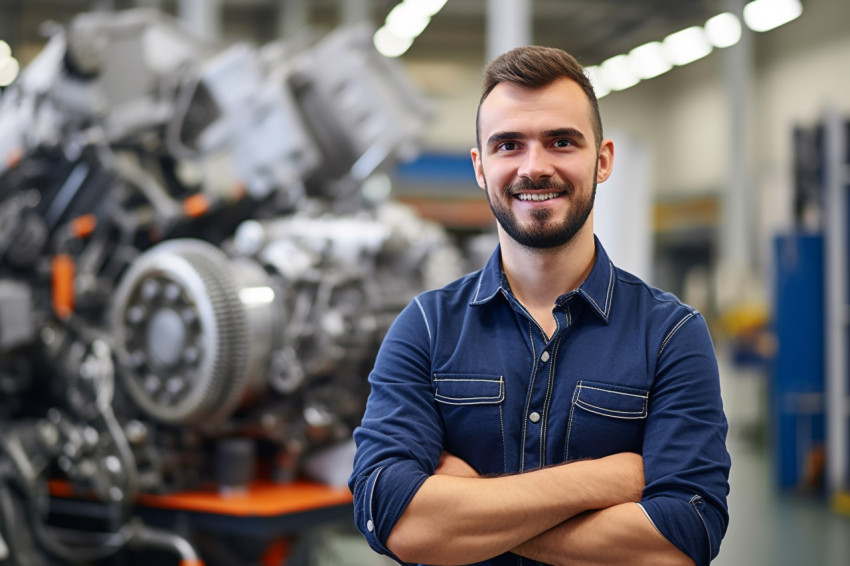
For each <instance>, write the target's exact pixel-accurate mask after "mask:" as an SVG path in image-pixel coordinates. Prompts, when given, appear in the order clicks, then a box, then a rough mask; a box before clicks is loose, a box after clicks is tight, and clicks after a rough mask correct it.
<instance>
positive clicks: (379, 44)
mask: <svg viewBox="0 0 850 566" xmlns="http://www.w3.org/2000/svg"><path fill="white" fill-rule="evenodd" d="M372 41H373V43H374V44H375V49H377V50H378V52H379V53H380V54H381V55H383V56H385V57H398V56H400V55H403V54H404V52H405V51H407V50H408V49H409V48H410V45H411V44H412V43H413V38H410V37H399V36H397V35H395V34H394V33H393V32H391V31H390V30H389V29H387V27H386V26H383V27H381V28H380V29H378V31H376V32H375V35H373V36H372Z"/></svg>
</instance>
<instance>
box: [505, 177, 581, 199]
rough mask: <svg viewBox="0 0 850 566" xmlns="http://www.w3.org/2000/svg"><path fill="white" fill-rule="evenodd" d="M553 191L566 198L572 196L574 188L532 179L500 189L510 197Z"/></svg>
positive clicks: (568, 185) (563, 184)
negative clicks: (524, 192) (523, 193)
mask: <svg viewBox="0 0 850 566" xmlns="http://www.w3.org/2000/svg"><path fill="white" fill-rule="evenodd" d="M544 190H548V191H553V192H558V193H566V194H567V195H568V196H569V195H572V194H573V191H574V187H573V186H572V184H570V183H566V182H565V183H559V182H556V181H553V180H551V179H543V180H540V181H533V180H532V179H520V180H519V181H517V182H515V183H511V184H510V185H507V186H506V187H505V188H504V189H502V193H503V194H504V195H505V196H510V195H513V194H516V193H518V192H521V191H544Z"/></svg>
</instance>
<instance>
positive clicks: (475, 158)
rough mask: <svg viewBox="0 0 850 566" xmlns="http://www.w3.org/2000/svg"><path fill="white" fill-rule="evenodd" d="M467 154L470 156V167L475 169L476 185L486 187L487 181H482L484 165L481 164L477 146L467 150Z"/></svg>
mask: <svg viewBox="0 0 850 566" xmlns="http://www.w3.org/2000/svg"><path fill="white" fill-rule="evenodd" d="M469 155H470V157H472V168H473V169H474V170H475V180H476V181H478V186H479V187H481V188H482V189H486V188H487V183H486V182H485V181H484V167H483V165H482V164H481V152H480V151H478V148H477V147H473V148H472V149H470V150H469Z"/></svg>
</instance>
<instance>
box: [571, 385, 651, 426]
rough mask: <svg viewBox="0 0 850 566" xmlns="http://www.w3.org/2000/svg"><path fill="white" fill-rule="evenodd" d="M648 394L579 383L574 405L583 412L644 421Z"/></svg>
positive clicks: (614, 386)
mask: <svg viewBox="0 0 850 566" xmlns="http://www.w3.org/2000/svg"><path fill="white" fill-rule="evenodd" d="M648 401H649V392H648V391H644V390H641V389H632V388H630V387H622V386H619V385H611V384H607V383H596V382H593V381H579V382H578V385H576V393H575V405H576V406H577V407H581V408H582V409H584V410H585V411H590V412H591V413H596V414H598V415H603V416H606V417H614V418H618V419H645V418H646V413H647V406H648Z"/></svg>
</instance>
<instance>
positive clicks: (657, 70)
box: [629, 41, 673, 79]
mask: <svg viewBox="0 0 850 566" xmlns="http://www.w3.org/2000/svg"><path fill="white" fill-rule="evenodd" d="M629 64H630V66H631V69H632V72H633V73H634V74H636V75H637V76H638V77H640V78H642V79H651V78H653V77H657V76H658V75H663V74H664V73H666V72H667V71H669V70H670V69H672V68H673V64H672V63H670V60H669V59H667V55H666V54H665V53H664V46H663V45H662V44H661V42H659V41H653V42H651V43H646V44H644V45H641V46H640V47H635V48H634V49H632V50H631V51H629Z"/></svg>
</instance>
